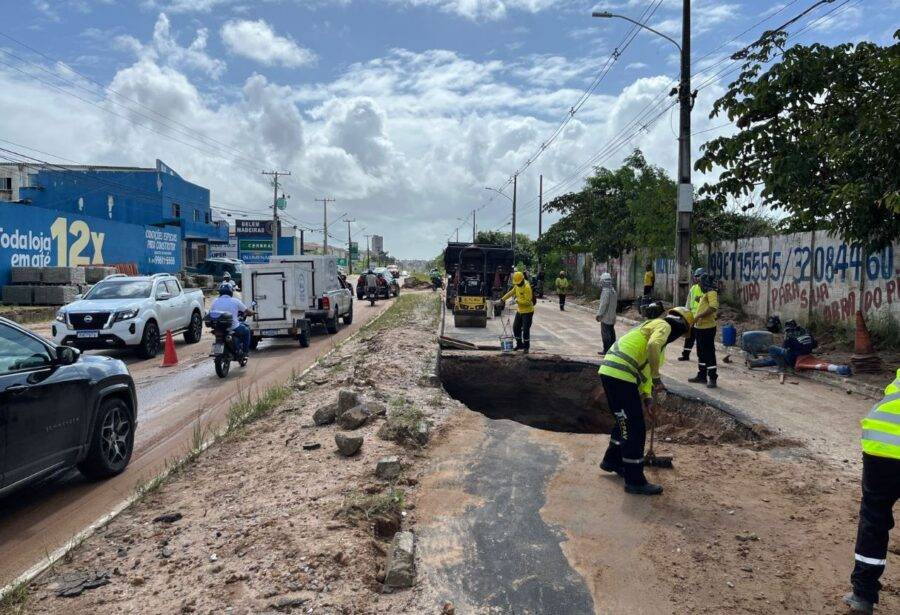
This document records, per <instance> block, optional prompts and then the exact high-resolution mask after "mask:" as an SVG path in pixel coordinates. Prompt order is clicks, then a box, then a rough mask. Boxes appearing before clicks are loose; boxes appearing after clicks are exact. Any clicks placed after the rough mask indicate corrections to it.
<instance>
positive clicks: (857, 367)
mask: <svg viewBox="0 0 900 615" xmlns="http://www.w3.org/2000/svg"><path fill="white" fill-rule="evenodd" d="M850 365H852V366H853V371H854V372H855V373H857V374H862V373H869V374H875V373H878V372H880V371H881V366H882V362H881V357H879V356H878V355H877V354H876V353H875V346H874V345H873V344H872V338H871V337H870V336H869V328H868V327H867V326H866V319H865V318H863V313H862V310H857V311H856V340H855V341H854V345H853V356H851V357H850Z"/></svg>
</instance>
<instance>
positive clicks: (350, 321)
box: [344, 300, 353, 325]
mask: <svg viewBox="0 0 900 615" xmlns="http://www.w3.org/2000/svg"><path fill="white" fill-rule="evenodd" d="M344 324H345V325H350V324H353V301H352V300H351V301H350V309H349V310H347V313H346V314H344Z"/></svg>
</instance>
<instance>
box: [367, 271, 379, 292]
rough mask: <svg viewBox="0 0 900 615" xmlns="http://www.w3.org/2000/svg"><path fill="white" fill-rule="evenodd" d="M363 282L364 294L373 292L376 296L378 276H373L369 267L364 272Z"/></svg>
mask: <svg viewBox="0 0 900 615" xmlns="http://www.w3.org/2000/svg"><path fill="white" fill-rule="evenodd" d="M365 281H366V292H367V293H368V292H373V293H375V294H376V295H377V294H378V276H377V275H376V274H375V272H374V271H373V270H372V268H371V267H369V268H368V269H367V270H366V274H365Z"/></svg>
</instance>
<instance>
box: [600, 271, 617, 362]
mask: <svg viewBox="0 0 900 615" xmlns="http://www.w3.org/2000/svg"><path fill="white" fill-rule="evenodd" d="M618 303H619V298H618V296H617V295H616V289H615V288H614V287H613V279H612V276H611V275H609V274H608V273H606V272H604V273H601V274H600V305H598V306H597V316H596V320H597V322H599V323H600V339H601V340H603V352H601V353H599V354H603V355H605V354H606V353H607V352H609V349H610V348H612V345H613V344H615V343H616V307H617V306H618Z"/></svg>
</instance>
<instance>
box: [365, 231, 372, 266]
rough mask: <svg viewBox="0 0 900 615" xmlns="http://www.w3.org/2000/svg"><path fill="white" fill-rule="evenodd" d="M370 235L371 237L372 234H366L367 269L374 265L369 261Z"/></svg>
mask: <svg viewBox="0 0 900 615" xmlns="http://www.w3.org/2000/svg"><path fill="white" fill-rule="evenodd" d="M369 237H371V235H365V238H366V269H368V268H369V267H371V266H372V265H371V264H370V263H369Z"/></svg>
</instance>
